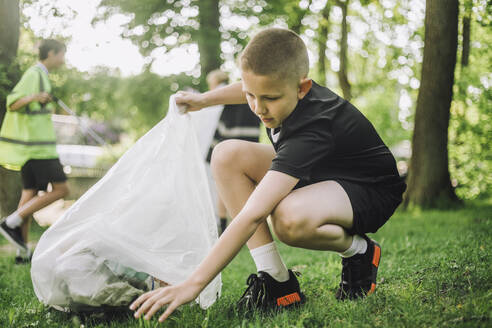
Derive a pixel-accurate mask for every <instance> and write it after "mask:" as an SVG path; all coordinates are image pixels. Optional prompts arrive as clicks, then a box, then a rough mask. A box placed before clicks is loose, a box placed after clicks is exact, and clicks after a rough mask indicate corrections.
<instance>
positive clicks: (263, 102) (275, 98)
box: [241, 71, 312, 129]
mask: <svg viewBox="0 0 492 328" xmlns="http://www.w3.org/2000/svg"><path fill="white" fill-rule="evenodd" d="M241 76H242V82H243V91H244V92H245V93H246V99H247V100H248V104H249V107H250V108H251V110H252V111H253V112H254V113H255V114H256V115H257V116H258V117H259V118H260V119H261V120H262V122H263V124H265V126H266V127H267V128H270V129H273V128H276V127H279V126H280V125H281V124H282V122H283V121H284V120H285V119H286V118H287V117H288V116H289V115H290V113H292V111H294V109H295V108H296V106H297V102H298V101H299V100H300V99H302V98H304V96H305V95H306V94H307V93H308V92H309V90H310V89H311V85H312V81H311V79H307V78H305V79H302V80H300V81H299V82H295V81H293V80H289V79H279V78H277V77H275V76H270V75H257V74H255V73H253V72H251V71H243V72H242V73H241Z"/></svg>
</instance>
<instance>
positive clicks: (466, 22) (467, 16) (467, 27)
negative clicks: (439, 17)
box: [461, 6, 471, 68]
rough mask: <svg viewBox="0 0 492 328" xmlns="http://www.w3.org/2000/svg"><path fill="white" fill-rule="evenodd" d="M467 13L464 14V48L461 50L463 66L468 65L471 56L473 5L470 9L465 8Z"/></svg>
mask: <svg viewBox="0 0 492 328" xmlns="http://www.w3.org/2000/svg"><path fill="white" fill-rule="evenodd" d="M465 10H466V12H465V15H464V16H463V20H462V21H463V32H462V35H463V49H462V51H461V68H464V67H466V66H468V59H469V57H470V22H471V6H470V9H469V10H468V8H467V9H465Z"/></svg>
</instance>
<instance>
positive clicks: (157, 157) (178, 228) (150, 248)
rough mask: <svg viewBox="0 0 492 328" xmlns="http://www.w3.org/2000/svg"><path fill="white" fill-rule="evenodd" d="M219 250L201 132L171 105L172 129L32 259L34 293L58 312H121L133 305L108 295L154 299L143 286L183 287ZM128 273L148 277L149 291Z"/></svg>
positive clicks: (152, 136)
mask: <svg viewBox="0 0 492 328" xmlns="http://www.w3.org/2000/svg"><path fill="white" fill-rule="evenodd" d="M216 240H217V226H216V222H215V218H214V212H213V206H212V202H211V198H210V193H209V187H208V183H207V178H206V174H205V168H204V164H203V158H202V156H201V154H200V152H199V149H198V142H197V138H196V135H195V131H194V129H193V124H192V122H191V119H190V115H189V114H184V115H183V114H180V113H179V112H178V108H177V106H176V103H175V101H174V97H173V96H172V97H171V98H170V100H169V111H168V114H167V116H166V117H165V119H163V120H162V121H161V122H160V123H158V124H157V125H156V126H155V127H154V128H153V129H151V130H150V131H149V132H148V133H147V134H146V135H145V136H143V137H142V138H140V140H138V141H137V143H136V144H135V145H134V146H133V147H132V148H131V149H129V150H128V151H127V152H126V153H125V154H124V155H123V156H122V157H121V158H120V160H119V161H118V162H117V163H116V164H115V165H114V166H113V167H112V168H111V169H110V170H109V171H108V172H107V174H106V175H105V176H104V177H103V178H102V179H101V180H100V181H99V182H98V183H96V184H95V185H94V186H93V187H92V188H91V189H89V190H88V191H87V192H86V193H85V194H84V195H83V196H82V197H81V198H80V199H79V200H78V201H77V202H76V203H75V204H73V205H72V207H70V209H69V210H68V211H67V212H66V213H65V214H64V215H63V216H62V217H61V218H60V219H59V220H58V221H56V222H55V224H54V225H53V226H51V227H50V228H49V229H48V230H47V231H46V232H45V233H44V234H43V235H42V236H41V239H40V240H39V243H38V245H37V247H36V250H35V252H34V255H33V259H32V268H31V276H32V281H33V285H34V291H35V293H36V295H37V297H38V298H39V299H40V300H41V301H42V302H43V303H45V304H47V305H52V306H54V307H56V308H60V307H61V308H64V309H70V308H71V309H74V308H77V307H80V306H82V307H83V306H84V305H88V306H92V307H97V306H121V305H124V304H120V303H125V302H127V301H125V298H123V301H122V299H119V300H118V301H116V302H115V300H114V299H111V297H109V298H108V297H107V296H108V295H107V294H108V293H109V294H111V295H113V296H114V295H115V293H123V294H125V293H127V294H128V293H129V295H125V297H127V298H134V297H136V295H139V294H141V293H142V292H143V291H145V290H146V288H145V287H142V286H143V284H142V283H141V282H142V281H143V280H144V279H145V278H146V277H147V275H149V277H155V278H157V279H159V280H162V281H164V282H166V283H168V284H171V285H173V284H177V283H180V282H182V281H184V280H185V279H186V278H187V277H188V276H189V275H190V274H191V273H192V271H193V270H194V269H195V268H196V267H197V266H198V264H199V263H200V262H201V261H202V259H203V258H204V257H205V256H206V255H207V253H208V252H209V251H210V249H211V248H212V246H213V244H214V243H215V242H216ZM128 272H130V274H131V275H133V276H134V277H140V278H141V280H142V281H140V284H139V283H138V281H137V283H134V282H135V281H132V280H131V279H129V278H128ZM149 279H150V278H149ZM149 279H146V281H145V283H147V284H148V282H149ZM137 280H138V279H137ZM120 282H121V283H123V284H127V285H118V283H120ZM115 284H116V285H115ZM130 285H131V286H130ZM122 286H123V287H122ZM118 287H122V288H119V289H118ZM132 287H135V288H136V289H137V290H136V291H135V295H133V294H131V293H132V289H131V288H132ZM220 289H221V280H220V276H218V277H217V278H216V279H214V280H213V281H212V282H211V283H210V284H209V285H208V286H207V288H206V289H205V290H204V291H203V292H202V293H201V294H200V296H199V297H198V298H197V300H196V301H197V303H199V304H200V306H201V307H202V308H207V307H209V306H210V305H212V304H213V303H214V302H215V300H216V299H217V297H218V296H219V295H220ZM101 293H102V294H104V295H103V296H101V295H102V294H101ZM96 294H97V297H95V295H96ZM111 295H110V296H111ZM102 300H106V301H102ZM105 302H106V303H109V304H105ZM112 302H113V303H117V304H111V303H112ZM126 305H128V304H126Z"/></svg>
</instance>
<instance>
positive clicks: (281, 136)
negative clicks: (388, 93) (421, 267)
mask: <svg viewBox="0 0 492 328" xmlns="http://www.w3.org/2000/svg"><path fill="white" fill-rule="evenodd" d="M240 66H241V67H240V68H241V71H242V73H241V75H242V82H240V83H236V84H231V85H229V86H227V87H224V88H222V89H220V90H217V91H211V92H207V93H204V94H201V95H194V94H191V93H185V92H183V93H180V94H179V95H178V97H177V98H176V101H177V102H178V103H180V104H183V105H186V106H187V108H188V110H190V111H192V110H198V109H200V108H203V107H206V106H211V105H216V104H234V103H244V102H247V103H248V104H249V106H250V108H251V110H252V111H253V112H254V113H255V114H256V115H257V116H258V117H259V118H260V119H261V120H262V121H263V123H264V124H265V126H266V128H267V132H268V136H269V138H270V140H271V142H272V144H273V147H272V146H270V145H263V144H257V143H252V142H247V141H239V140H227V141H225V142H222V143H220V144H219V145H218V146H216V148H215V149H214V152H213V155H212V170H213V173H214V176H215V179H216V183H217V188H218V191H219V194H220V197H221V198H222V199H223V201H224V204H225V205H226V208H227V210H228V212H229V213H230V215H231V216H232V217H234V220H233V221H232V223H231V224H230V226H229V227H228V229H227V230H226V231H225V233H224V234H223V235H222V236H221V237H220V239H219V241H218V242H217V244H216V245H215V246H214V248H213V249H212V251H211V252H210V254H209V255H208V256H207V257H206V258H205V259H204V261H203V262H202V263H201V264H200V265H199V267H198V268H197V269H196V271H195V272H194V273H193V274H192V275H191V276H190V277H189V278H188V279H187V280H186V281H185V282H183V283H181V284H178V285H175V286H169V287H166V288H162V289H158V290H155V291H152V292H149V293H146V294H144V295H142V296H141V297H140V298H138V299H137V300H136V301H135V302H134V303H133V304H132V306H131V309H133V310H135V309H137V308H138V310H137V311H136V313H135V316H136V317H139V316H140V315H142V314H145V318H147V319H148V318H150V317H151V316H152V315H153V314H154V313H155V312H156V311H157V310H158V309H159V308H161V307H162V306H164V305H168V307H167V309H166V311H165V312H164V314H163V315H162V316H161V317H160V320H161V321H162V320H164V319H165V318H167V317H168V316H169V315H170V314H171V313H172V312H173V311H174V309H176V307H178V306H179V305H181V304H184V303H187V302H189V301H191V300H193V299H194V298H195V297H197V295H198V294H199V292H200V291H201V290H202V289H203V288H205V286H206V285H207V284H208V283H209V282H210V281H211V280H212V279H213V278H214V277H215V276H216V275H217V274H218V273H219V272H220V271H221V270H222V269H223V268H224V267H225V266H226V265H227V264H228V263H229V262H230V261H231V260H232V259H233V258H234V256H235V255H236V254H237V253H238V252H239V250H240V249H241V247H242V245H244V244H245V243H246V244H247V246H248V248H249V249H250V252H251V255H252V257H253V260H254V262H255V264H256V266H257V270H258V274H253V275H251V276H250V277H249V278H248V284H249V286H248V288H247V290H246V291H245V293H244V294H243V296H242V297H241V299H240V300H239V306H240V307H241V308H242V309H245V310H251V309H271V308H273V309H279V308H283V307H287V306H291V305H297V304H301V303H302V302H303V301H304V295H303V294H302V292H301V291H300V288H299V283H298V281H297V279H296V277H295V275H294V274H293V273H292V271H290V270H288V269H287V268H286V266H285V264H284V262H283V261H282V259H281V257H280V254H279V252H278V251H277V249H276V247H275V244H274V241H273V238H272V234H271V232H270V229H269V227H268V225H267V223H266V218H267V217H268V216H269V215H270V216H271V220H272V224H273V229H274V230H275V233H276V235H277V236H278V238H279V239H280V241H282V242H284V243H286V244H288V245H290V246H293V247H301V248H307V249H314V250H319V251H333V252H338V253H339V254H340V255H341V257H342V274H341V282H340V287H339V289H338V291H337V292H336V297H337V298H338V299H339V300H343V299H354V298H358V297H364V296H366V295H368V294H371V293H373V292H374V290H375V287H376V276H377V271H378V267H379V263H380V259H381V247H380V246H379V245H378V243H377V242H375V241H374V240H371V239H370V238H369V237H367V235H366V233H369V232H376V231H377V230H378V229H379V228H380V227H381V226H382V225H383V224H385V223H386V221H387V220H388V219H389V218H390V217H391V215H392V214H393V212H394V211H395V209H396V208H397V207H398V205H399V204H400V202H401V200H402V193H403V192H404V190H405V188H406V186H405V183H404V182H403V181H402V179H401V178H400V177H399V175H398V171H397V169H396V163H395V159H394V157H393V156H392V154H391V152H390V151H389V150H388V148H387V147H386V145H385V144H384V143H383V141H382V140H381V138H380V137H379V135H378V134H377V132H376V130H375V129H374V127H373V126H372V124H371V123H370V122H369V121H368V120H367V119H366V118H365V117H364V115H362V114H361V112H359V111H358V110H357V109H356V108H355V107H354V106H353V105H352V104H350V103H349V102H347V101H346V100H344V99H342V98H341V97H339V96H337V95H336V94H335V93H333V92H332V91H331V90H329V89H327V88H325V87H323V86H320V85H318V84H316V83H315V82H313V81H312V80H311V79H309V78H308V77H307V74H308V69H309V61H308V54H307V49H306V46H305V45H304V43H303V41H302V40H301V38H300V37H299V36H298V35H297V34H295V33H294V32H292V31H289V30H285V29H277V28H270V29H266V30H263V31H262V32H260V33H258V34H257V35H256V36H255V37H254V38H253V39H252V40H251V41H250V43H249V44H248V46H247V47H246V48H245V50H244V52H243V53H242V55H241V58H240Z"/></svg>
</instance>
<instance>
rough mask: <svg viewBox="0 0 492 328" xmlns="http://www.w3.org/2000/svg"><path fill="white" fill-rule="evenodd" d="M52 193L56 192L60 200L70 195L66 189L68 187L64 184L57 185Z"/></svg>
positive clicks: (68, 189)
mask: <svg viewBox="0 0 492 328" xmlns="http://www.w3.org/2000/svg"><path fill="white" fill-rule="evenodd" d="M54 191H56V192H57V193H58V195H59V196H60V198H65V197H67V196H68V195H69V194H70V188H68V185H67V184H66V183H63V184H60V185H57V186H56V187H55V188H54Z"/></svg>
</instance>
